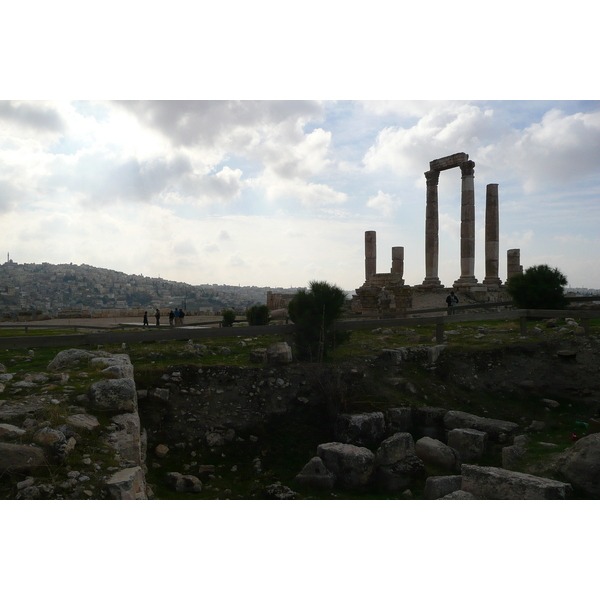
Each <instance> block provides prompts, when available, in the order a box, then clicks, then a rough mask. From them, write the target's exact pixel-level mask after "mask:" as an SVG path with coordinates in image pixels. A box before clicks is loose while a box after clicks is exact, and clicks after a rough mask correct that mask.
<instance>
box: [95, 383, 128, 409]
mask: <svg viewBox="0 0 600 600" xmlns="http://www.w3.org/2000/svg"><path fill="white" fill-rule="evenodd" d="M88 397H89V400H90V403H91V404H92V406H93V407H94V408H97V409H100V410H113V411H117V412H134V411H136V410H137V392H136V389H135V382H134V380H133V379H129V378H125V379H109V380H107V381H98V382H96V383H94V384H92V385H91V386H90V389H89V390H88Z"/></svg>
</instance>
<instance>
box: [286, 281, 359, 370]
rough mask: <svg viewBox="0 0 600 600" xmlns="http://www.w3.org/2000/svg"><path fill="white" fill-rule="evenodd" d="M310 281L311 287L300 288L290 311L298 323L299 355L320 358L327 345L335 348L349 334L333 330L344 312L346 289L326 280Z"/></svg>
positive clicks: (297, 349) (292, 318) (295, 335)
mask: <svg viewBox="0 0 600 600" xmlns="http://www.w3.org/2000/svg"><path fill="white" fill-rule="evenodd" d="M309 285H310V289H309V290H308V291H307V290H299V291H298V292H297V293H296V294H295V295H294V297H293V298H292V300H291V301H290V304H289V306H288V313H289V315H290V319H291V320H292V321H293V322H294V323H295V324H296V332H295V334H294V337H295V345H296V354H297V356H298V357H299V358H306V359H308V360H312V361H318V362H321V361H322V360H323V358H324V357H325V356H326V355H327V350H328V348H334V347H335V346H336V345H338V344H340V343H342V342H343V341H346V340H347V339H348V338H349V337H350V334H349V333H342V332H338V333H336V332H334V331H333V330H332V327H333V324H334V323H335V321H336V320H337V319H338V318H339V317H340V316H341V314H342V310H343V307H344V301H345V299H346V293H345V292H344V290H342V289H341V288H340V287H338V286H337V285H332V284H329V283H327V282H325V281H311V282H310V284H309Z"/></svg>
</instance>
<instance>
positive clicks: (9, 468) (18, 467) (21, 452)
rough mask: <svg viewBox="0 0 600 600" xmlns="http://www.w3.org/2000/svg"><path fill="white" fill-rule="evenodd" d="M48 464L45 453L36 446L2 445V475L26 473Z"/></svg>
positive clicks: (0, 464) (0, 460) (0, 471)
mask: <svg viewBox="0 0 600 600" xmlns="http://www.w3.org/2000/svg"><path fill="white" fill-rule="evenodd" d="M47 464H48V461H47V459H46V457H45V456H44V453H43V452H42V450H41V449H40V448H36V447H35V446H25V445H22V444H9V443H3V442H2V443H0V473H9V474H10V473H24V472H27V471H29V470H30V469H34V468H36V467H45V466H46V465H47Z"/></svg>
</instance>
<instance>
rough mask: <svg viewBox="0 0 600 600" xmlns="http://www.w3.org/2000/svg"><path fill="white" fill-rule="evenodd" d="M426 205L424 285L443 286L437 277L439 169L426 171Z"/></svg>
mask: <svg viewBox="0 0 600 600" xmlns="http://www.w3.org/2000/svg"><path fill="white" fill-rule="evenodd" d="M425 179H426V180H427V205H426V208H425V279H424V280H423V285H424V286H426V287H443V286H442V284H441V282H440V280H439V278H438V256H439V235H438V232H439V221H438V181H439V180H440V172H439V171H435V170H433V171H427V172H426V173H425Z"/></svg>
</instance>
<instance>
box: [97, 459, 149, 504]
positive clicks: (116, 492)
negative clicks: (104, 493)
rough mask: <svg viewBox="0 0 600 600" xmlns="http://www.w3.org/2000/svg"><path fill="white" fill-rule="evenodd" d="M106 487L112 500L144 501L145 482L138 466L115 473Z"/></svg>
mask: <svg viewBox="0 0 600 600" xmlns="http://www.w3.org/2000/svg"><path fill="white" fill-rule="evenodd" d="M106 487H107V489H108V492H109V494H110V497H111V498H113V499H114V500H146V481H145V479H144V472H143V471H142V468H141V467H139V466H138V467H130V468H128V469H123V470H121V471H117V472H116V473H115V474H114V475H113V476H112V477H111V478H110V479H109V480H108V481H107V482H106Z"/></svg>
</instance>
